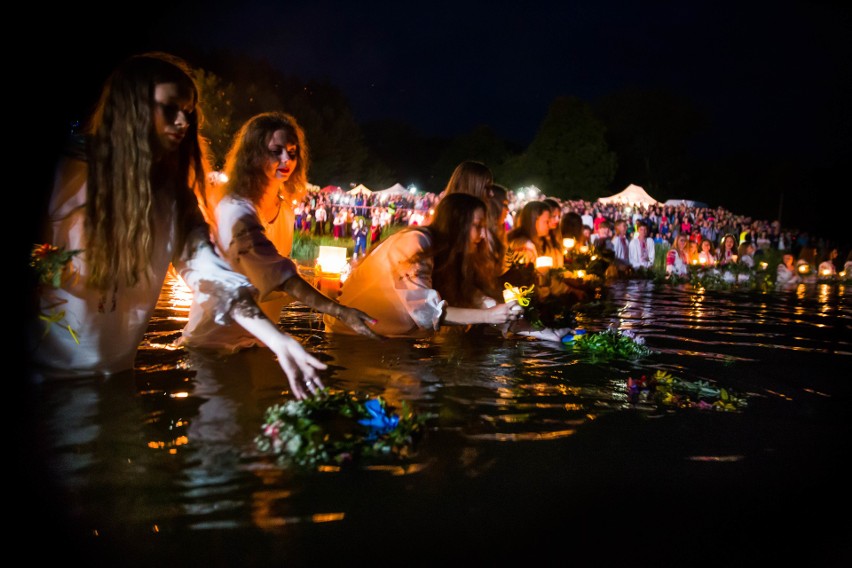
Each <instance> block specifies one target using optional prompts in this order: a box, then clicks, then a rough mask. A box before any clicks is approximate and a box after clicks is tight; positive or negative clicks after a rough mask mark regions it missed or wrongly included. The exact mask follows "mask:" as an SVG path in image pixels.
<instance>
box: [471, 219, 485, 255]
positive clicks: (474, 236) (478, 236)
mask: <svg viewBox="0 0 852 568" xmlns="http://www.w3.org/2000/svg"><path fill="white" fill-rule="evenodd" d="M484 238H485V210H484V209H477V210H476V211H474V212H473V220H472V221H471V222H470V238H469V239H468V250H470V251H474V250H476V247H477V246H478V245H479V243H480V242H482V239H484Z"/></svg>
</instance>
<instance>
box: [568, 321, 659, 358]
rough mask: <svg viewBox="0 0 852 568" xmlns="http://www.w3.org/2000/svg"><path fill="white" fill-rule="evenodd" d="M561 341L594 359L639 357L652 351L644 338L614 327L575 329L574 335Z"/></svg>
mask: <svg viewBox="0 0 852 568" xmlns="http://www.w3.org/2000/svg"><path fill="white" fill-rule="evenodd" d="M563 343H566V344H569V345H571V346H572V347H573V349H574V351H577V352H580V353H582V354H584V355H586V356H587V357H589V358H590V359H593V360H595V361H600V360H605V361H610V360H613V359H639V358H642V357H646V356H648V355H650V354H652V353H653V351H652V350H651V349H650V348H649V347H648V346H647V345H645V338H643V337H641V336H639V335H637V334H635V333H634V332H632V331H630V330H629V329H626V330H623V331H619V330H617V329H615V328H614V327H609V328H607V329H606V330H604V331H599V332H595V333H586V332H585V330H581V329H577V330H575V332H574V335H568V336H566V337H565V338H564V339H563Z"/></svg>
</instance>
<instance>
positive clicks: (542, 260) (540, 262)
mask: <svg viewBox="0 0 852 568" xmlns="http://www.w3.org/2000/svg"><path fill="white" fill-rule="evenodd" d="M535 267H536V268H553V257H552V256H540V257H538V258H536V259H535Z"/></svg>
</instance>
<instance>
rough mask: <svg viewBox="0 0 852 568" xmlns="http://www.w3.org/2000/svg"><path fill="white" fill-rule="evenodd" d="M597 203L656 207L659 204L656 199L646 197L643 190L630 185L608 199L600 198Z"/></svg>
mask: <svg viewBox="0 0 852 568" xmlns="http://www.w3.org/2000/svg"><path fill="white" fill-rule="evenodd" d="M598 202H599V203H622V204H627V205H646V206H647V205H656V204H657V203H659V201H657V200H656V199H654V198H653V197H651V196H650V195H648V194H647V193H646V192H645V190H644V189H643V188H641V187H639V186H638V185H633V184H632V183H631V184H630V185H628V186H627V187H625V188H624V190H622V191H621V192H619V193H616V194H615V195H610V196H609V197H601V198H600V199H598Z"/></svg>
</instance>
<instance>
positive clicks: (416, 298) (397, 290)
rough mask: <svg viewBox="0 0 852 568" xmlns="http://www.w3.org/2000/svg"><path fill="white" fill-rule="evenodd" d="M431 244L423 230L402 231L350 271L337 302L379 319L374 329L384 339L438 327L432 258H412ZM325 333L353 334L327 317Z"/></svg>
mask: <svg viewBox="0 0 852 568" xmlns="http://www.w3.org/2000/svg"><path fill="white" fill-rule="evenodd" d="M431 245H432V240H431V237H430V235H429V233H428V232H426V231H421V230H416V229H415V230H402V231H400V232H398V233H395V234H393V235H391V236H390V237H388V238H387V239H386V240H385V241H383V242H382V243H381V244H379V245H378V246H376V248H374V249H373V250H372V251H370V253H369V254H368V255H367V256H365V257H364V258H363V260H361V262H360V263H359V264H358V265H357V266H356V267H355V268H354V269H353V270H352V273H351V274H350V275H349V278H348V279H347V280H346V282H344V284H343V286H342V291H341V295H340V297H339V298H338V299H339V301H340V303H341V304H344V305H346V306H349V307H352V308H358V309H360V310H363V311H365V312H367V313H369V314H370V315H372V316H373V317H374V318H376V319H377V320H378V323H377V324H376V325H375V326H373V331H375V332H376V333H378V334H380V335H384V336H386V337H426V336H429V335H431V334H433V333H434V332H436V331H437V330H438V329H439V328H440V325H441V324H440V322H441V317H442V316H443V314H444V310H445V309H446V306H447V302H446V301H445V300H442V299H441V296H440V294H438V292H437V290H435V289H433V288H432V268H433V262H432V259H431V258H423V259H421V260H419V261H415V259H414V257H415V256H416V255H417V254H418V253H420V252H422V251H424V250H427V249H428V248H429V247H431ZM323 319H324V321H325V326H326V330H327V331H331V332H336V333H348V334H350V335H351V334H353V333H354V332H353V331H352V330H351V329H350V328H349V327H347V326H346V325H344V324H343V323H342V322H340V321H339V320H337V319H336V318H333V317H331V316H329V315H325V316H324V318H323Z"/></svg>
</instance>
